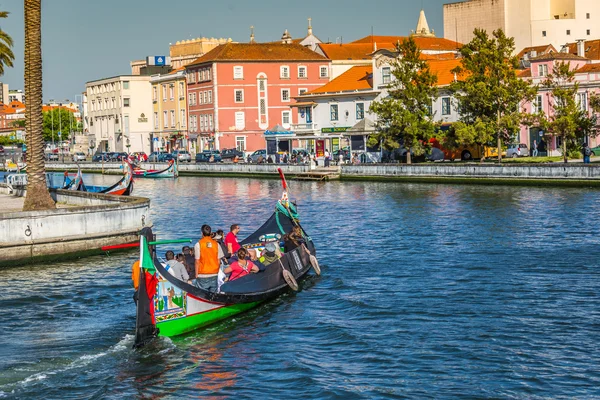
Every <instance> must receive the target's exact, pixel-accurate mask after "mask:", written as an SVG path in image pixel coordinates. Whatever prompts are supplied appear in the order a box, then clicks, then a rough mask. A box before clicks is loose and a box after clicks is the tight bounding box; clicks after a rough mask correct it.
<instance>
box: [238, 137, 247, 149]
mask: <svg viewBox="0 0 600 400" xmlns="http://www.w3.org/2000/svg"><path fill="white" fill-rule="evenodd" d="M235 148H236V149H237V151H246V136H236V137H235Z"/></svg>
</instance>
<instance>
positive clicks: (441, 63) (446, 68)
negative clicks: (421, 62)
mask: <svg viewBox="0 0 600 400" xmlns="http://www.w3.org/2000/svg"><path fill="white" fill-rule="evenodd" d="M460 65H461V61H460V60H459V59H453V60H438V61H429V70H430V71H431V73H432V74H434V75H437V78H438V81H437V86H446V85H449V84H451V83H452V82H454V73H453V72H451V71H452V70H453V69H454V68H456V67H458V66H460Z"/></svg>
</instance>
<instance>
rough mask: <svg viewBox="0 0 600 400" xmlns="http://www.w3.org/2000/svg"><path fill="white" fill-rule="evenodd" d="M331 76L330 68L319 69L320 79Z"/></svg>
mask: <svg viewBox="0 0 600 400" xmlns="http://www.w3.org/2000/svg"><path fill="white" fill-rule="evenodd" d="M328 76H329V68H328V67H326V66H322V67H320V68H319V77H320V78H327V77H328Z"/></svg>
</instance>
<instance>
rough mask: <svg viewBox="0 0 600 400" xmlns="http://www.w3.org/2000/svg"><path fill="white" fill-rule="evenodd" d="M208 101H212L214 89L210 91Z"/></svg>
mask: <svg viewBox="0 0 600 400" xmlns="http://www.w3.org/2000/svg"><path fill="white" fill-rule="evenodd" d="M208 102H209V103H212V90H209V91H208Z"/></svg>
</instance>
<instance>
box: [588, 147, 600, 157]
mask: <svg viewBox="0 0 600 400" xmlns="http://www.w3.org/2000/svg"><path fill="white" fill-rule="evenodd" d="M590 150H591V151H592V153H594V155H595V156H600V146H596V147H592V148H591V149H590Z"/></svg>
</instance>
